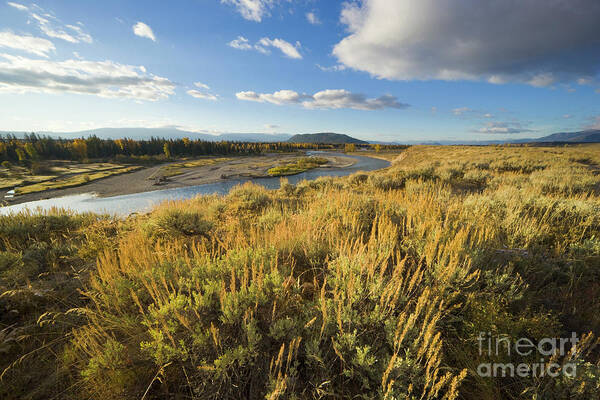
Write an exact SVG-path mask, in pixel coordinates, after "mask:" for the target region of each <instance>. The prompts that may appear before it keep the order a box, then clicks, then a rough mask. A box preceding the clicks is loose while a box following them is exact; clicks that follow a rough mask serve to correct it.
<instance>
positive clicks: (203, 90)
mask: <svg viewBox="0 0 600 400" xmlns="http://www.w3.org/2000/svg"><path fill="white" fill-rule="evenodd" d="M194 86H196V87H197V88H199V89H200V90H196V89H191V90H188V91H187V92H186V93H187V94H189V95H190V96H192V97H195V98H197V99H205V100H213V101H215V100H218V99H219V96H217V95H216V94H212V93H210V92H208V90H210V86H208V85H206V84H204V83H202V82H195V83H194Z"/></svg>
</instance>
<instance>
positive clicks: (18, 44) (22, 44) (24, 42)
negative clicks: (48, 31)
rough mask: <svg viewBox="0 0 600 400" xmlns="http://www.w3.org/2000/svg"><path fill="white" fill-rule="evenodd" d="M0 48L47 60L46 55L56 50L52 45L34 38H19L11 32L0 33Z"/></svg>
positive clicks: (41, 39)
mask: <svg viewBox="0 0 600 400" xmlns="http://www.w3.org/2000/svg"><path fill="white" fill-rule="evenodd" d="M0 47H6V48H9V49H15V50H21V51H24V52H27V53H30V54H35V55H36V56H40V57H46V58H48V53H50V52H51V51H54V50H56V48H55V47H54V44H53V43H52V42H51V41H49V40H46V39H43V38H38V37H34V36H20V35H15V34H14V33H12V32H0Z"/></svg>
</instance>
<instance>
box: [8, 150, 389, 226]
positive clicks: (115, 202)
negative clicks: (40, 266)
mask: <svg viewBox="0 0 600 400" xmlns="http://www.w3.org/2000/svg"><path fill="white" fill-rule="evenodd" d="M310 153H311V154H315V155H316V154H323V153H321V152H310ZM345 157H351V158H354V159H355V160H356V163H355V164H354V165H352V166H350V167H346V168H331V169H329V168H316V169H312V170H309V171H306V172H303V173H300V174H297V175H292V176H288V177H286V178H287V180H288V181H289V183H291V184H296V183H298V182H300V181H303V180H314V179H317V178H318V177H320V176H346V175H350V174H352V173H354V172H357V171H374V170H377V169H381V168H385V167H387V166H389V165H390V163H389V162H388V161H385V160H381V159H377V158H372V157H364V156H350V155H345ZM247 181H252V182H254V183H256V184H258V185H262V186H264V187H266V188H267V189H277V188H279V184H280V178H279V177H269V178H254V179H252V178H245V179H229V180H225V181H219V182H215V183H207V184H204V185H196V186H187V187H182V188H175V189H165V190H153V191H150V192H142V193H134V194H127V195H122V196H113V197H97V196H96V195H94V194H93V193H84V194H77V195H71V196H65V197H56V198H52V199H45V200H37V201H30V202H27V203H21V204H15V205H12V206H6V207H0V215H8V214H12V213H17V212H19V211H24V210H30V211H38V212H39V211H44V210H49V209H52V208H64V209H69V210H72V211H75V212H94V213H99V214H102V213H105V214H111V215H120V216H124V215H129V214H131V213H134V212H145V211H149V210H150V209H152V207H154V206H156V205H157V204H160V203H162V202H164V201H167V200H183V199H189V198H192V197H195V196H197V195H200V194H215V193H216V194H227V193H228V192H229V191H230V190H231V188H233V187H234V186H236V185H239V184H241V183H244V182H247Z"/></svg>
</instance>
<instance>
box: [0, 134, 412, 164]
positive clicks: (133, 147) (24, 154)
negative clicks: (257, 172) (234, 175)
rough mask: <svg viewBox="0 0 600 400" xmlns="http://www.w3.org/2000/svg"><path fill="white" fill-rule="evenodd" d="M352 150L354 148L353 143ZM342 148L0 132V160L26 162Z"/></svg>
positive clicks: (301, 144) (387, 146) (299, 144)
mask: <svg viewBox="0 0 600 400" xmlns="http://www.w3.org/2000/svg"><path fill="white" fill-rule="evenodd" d="M352 147H353V148H352V149H351V150H352V151H354V150H355V148H354V145H353V146H352ZM357 147H362V148H372V149H375V150H377V151H379V150H380V149H386V150H387V149H391V148H396V147H404V146H391V145H386V146H382V145H360V146H357ZM338 149H339V150H346V151H348V149H346V148H345V146H344V145H343V144H316V143H290V142H273V143H256V142H227V141H219V142H210V141H205V140H192V139H189V138H181V139H165V138H154V137H153V138H150V139H147V140H134V139H128V138H123V139H101V138H99V137H97V136H90V137H87V138H79V139H60V138H52V137H49V136H40V135H36V134H35V133H32V134H28V135H25V136H24V137H22V138H18V137H16V136H14V135H6V136H1V135H0V161H9V162H19V163H27V162H34V161H41V160H71V161H85V160H90V159H117V160H118V159H121V160H124V159H127V158H133V159H139V160H143V159H160V158H166V159H170V158H174V157H194V156H204V155H250V154H260V153H267V152H291V151H298V150H338Z"/></svg>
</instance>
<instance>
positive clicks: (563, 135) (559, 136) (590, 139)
mask: <svg viewBox="0 0 600 400" xmlns="http://www.w3.org/2000/svg"><path fill="white" fill-rule="evenodd" d="M533 141H535V142H576V143H600V129H591V130H587V131H581V132H560V133H554V134H552V135H548V136H544V137H541V138H538V139H533Z"/></svg>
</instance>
